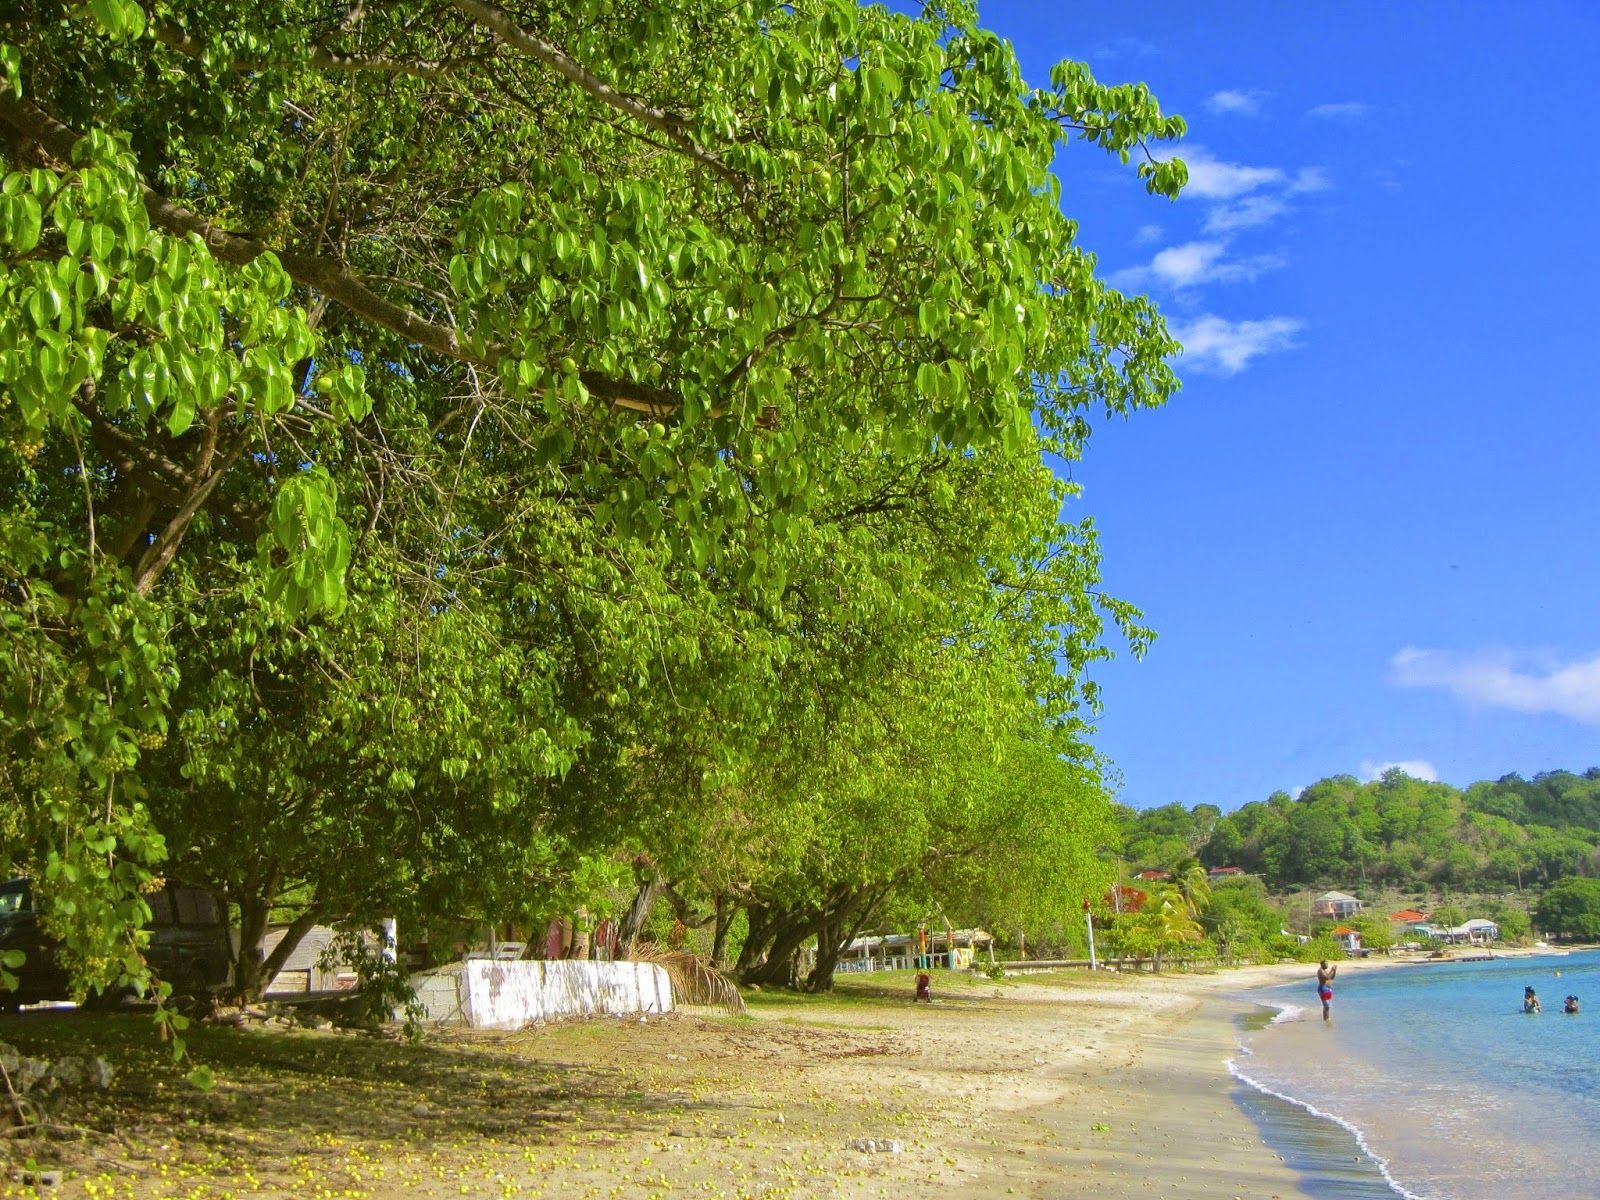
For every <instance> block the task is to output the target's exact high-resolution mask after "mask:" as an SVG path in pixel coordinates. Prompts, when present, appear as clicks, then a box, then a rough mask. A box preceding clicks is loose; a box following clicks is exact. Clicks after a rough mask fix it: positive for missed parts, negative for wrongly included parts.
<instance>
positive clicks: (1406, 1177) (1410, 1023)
mask: <svg viewBox="0 0 1600 1200" xmlns="http://www.w3.org/2000/svg"><path fill="white" fill-rule="evenodd" d="M1557 971H1559V972H1560V976H1559V977H1557V976H1556V974H1555V972H1557ZM1530 983H1531V984H1532V985H1533V986H1534V987H1535V988H1536V989H1538V991H1539V994H1540V997H1541V999H1542V1000H1543V1001H1544V1003H1545V1005H1546V1011H1545V1012H1544V1013H1543V1014H1540V1015H1538V1016H1525V1015H1523V1014H1522V1013H1521V1011H1520V1008H1519V1005H1520V1000H1521V996H1522V988H1523V985H1524V984H1530ZM1335 992H1336V994H1335V997H1334V1002H1333V1008H1334V1016H1333V1020H1331V1021H1329V1022H1326V1023H1325V1022H1323V1021H1322V1019H1321V1012H1320V1007H1319V1005H1318V1004H1317V1000H1316V996H1315V995H1314V992H1313V981H1312V979H1311V976H1310V974H1309V973H1308V975H1307V978H1306V980H1305V982H1304V983H1301V984H1292V985H1287V986H1280V987H1274V988H1268V989H1264V990H1262V991H1260V992H1256V993H1253V994H1252V998H1253V999H1255V1000H1257V1001H1258V1002H1259V1003H1262V1004H1264V1005H1267V1006H1269V1007H1270V1008H1272V1009H1273V1010H1276V1011H1277V1012H1278V1014H1279V1015H1278V1017H1277V1019H1275V1020H1274V1021H1272V1022H1271V1023H1270V1024H1268V1025H1265V1026H1263V1027H1261V1028H1259V1029H1256V1030H1254V1031H1248V1032H1246V1034H1245V1035H1244V1037H1243V1049H1242V1051H1241V1054H1240V1055H1239V1057H1238V1058H1236V1059H1235V1061H1234V1064H1233V1065H1234V1070H1235V1074H1236V1075H1238V1076H1239V1077H1240V1079H1241V1080H1242V1081H1243V1082H1246V1083H1249V1084H1252V1085H1254V1086H1255V1087H1256V1088H1259V1089H1264V1090H1265V1091H1267V1092H1269V1093H1274V1094H1276V1096H1278V1097H1279V1098H1281V1099H1283V1100H1286V1101H1290V1102H1293V1104H1291V1105H1290V1106H1289V1107H1290V1108H1291V1110H1293V1111H1295V1112H1298V1113H1301V1114H1304V1116H1303V1117H1302V1116H1293V1115H1286V1114H1285V1113H1284V1112H1283V1111H1282V1108H1283V1107H1284V1106H1281V1105H1279V1106H1274V1105H1271V1104H1266V1103H1265V1102H1264V1101H1262V1100H1260V1099H1258V1098H1255V1097H1248V1096H1246V1097H1243V1098H1242V1105H1243V1106H1244V1107H1245V1110H1246V1111H1247V1112H1250V1113H1251V1115H1252V1116H1253V1117H1255V1118H1256V1119H1257V1122H1258V1124H1260V1125H1261V1126H1262V1129H1263V1135H1264V1136H1265V1137H1266V1139H1267V1140H1268V1142H1269V1143H1270V1144H1272V1145H1273V1146H1274V1148H1275V1149H1277V1150H1278V1152H1279V1153H1281V1154H1284V1155H1285V1157H1286V1158H1292V1153H1291V1151H1292V1152H1293V1154H1299V1155H1300V1156H1301V1157H1302V1158H1304V1159H1306V1160H1307V1161H1308V1162H1320V1163H1321V1164H1323V1165H1324V1166H1327V1165H1329V1164H1333V1165H1335V1166H1338V1167H1339V1168H1340V1170H1339V1171H1338V1172H1336V1173H1335V1174H1336V1175H1338V1176H1339V1177H1338V1178H1334V1179H1332V1180H1331V1181H1320V1182H1318V1183H1317V1185H1316V1186H1312V1182H1313V1181H1311V1180H1310V1179H1308V1182H1307V1190H1308V1191H1311V1192H1312V1194H1313V1195H1317V1196H1319V1197H1326V1198H1327V1200H1347V1198H1348V1200H1354V1198H1355V1197H1365V1196H1367V1195H1372V1194H1375V1193H1372V1192H1371V1191H1368V1190H1361V1189H1362V1188H1369V1187H1370V1186H1371V1185H1372V1180H1373V1175H1372V1168H1373V1167H1374V1166H1375V1167H1377V1168H1378V1170H1379V1171H1380V1172H1381V1174H1380V1175H1379V1179H1380V1181H1381V1179H1382V1178H1383V1177H1384V1176H1386V1177H1387V1178H1388V1180H1389V1183H1390V1185H1391V1186H1392V1187H1393V1189H1394V1191H1395V1192H1396V1193H1398V1194H1401V1195H1410V1196H1415V1197H1420V1198H1423V1200H1502V1198H1505V1197H1521V1198H1524V1200H1556V1198H1558V1197H1559V1198H1560V1200H1573V1197H1581V1196H1594V1195H1597V1194H1600V1186H1597V1185H1600V1168H1597V1166H1596V1164H1595V1160H1594V1157H1593V1146H1594V1140H1595V1138H1596V1135H1597V1134H1600V953H1596V952H1588V953H1582V954H1573V955H1571V956H1568V957H1539V958H1527V959H1511V960H1497V961H1494V962H1483V963H1459V964H1451V965H1428V966H1416V967H1401V968H1395V969H1393V970H1385V971H1373V972H1365V973H1359V974H1351V975H1349V976H1348V977H1347V978H1345V979H1342V980H1340V981H1339V982H1338V984H1336V986H1335ZM1568 992H1573V993H1576V994H1577V995H1578V996H1579V997H1580V999H1583V1000H1585V1001H1587V1003H1588V1006H1589V1011H1588V1012H1584V1013H1581V1014H1579V1015H1577V1016H1567V1015H1565V1014H1563V1013H1562V1012H1561V1011H1560V1008H1561V999H1562V997H1563V996H1565V995H1566V994H1567V993H1568ZM1294 1105H1300V1106H1305V1107H1302V1108H1299V1109H1294ZM1252 1106H1253V1107H1254V1109H1255V1110H1256V1111H1252ZM1263 1114H1264V1115H1263ZM1315 1114H1321V1115H1323V1116H1325V1117H1328V1118H1332V1119H1334V1120H1336V1121H1338V1122H1340V1123H1342V1124H1343V1126H1344V1128H1343V1129H1340V1130H1339V1135H1342V1137H1341V1136H1339V1135H1336V1134H1334V1133H1332V1132H1330V1122H1328V1121H1321V1122H1317V1121H1314V1120H1313V1121H1312V1125H1311V1127H1313V1128H1314V1127H1315V1126H1317V1125H1320V1126H1321V1130H1322V1132H1321V1133H1320V1134H1312V1133H1306V1132H1303V1131H1300V1132H1297V1130H1299V1128H1300V1126H1302V1125H1305V1124H1306V1120H1307V1119H1309V1118H1312V1117H1313V1116H1314V1115H1315ZM1331 1128H1332V1129H1338V1128H1339V1127H1338V1126H1337V1125H1332V1126H1331ZM1352 1145H1354V1146H1358V1147H1359V1148H1360V1149H1363V1150H1365V1151H1366V1152H1367V1154H1368V1155H1369V1156H1370V1158H1371V1160H1372V1162H1371V1163H1370V1164H1367V1165H1366V1176H1365V1179H1364V1180H1362V1181H1358V1182H1351V1181H1349V1180H1347V1179H1344V1178H1343V1175H1344V1174H1347V1172H1345V1171H1344V1169H1343V1166H1342V1164H1343V1163H1344V1162H1346V1161H1349V1160H1350V1159H1351V1154H1350V1153H1349V1148H1350V1146H1352ZM1305 1169H1306V1168H1305V1167H1302V1170H1305Z"/></svg>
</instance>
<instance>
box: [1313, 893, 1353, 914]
mask: <svg viewBox="0 0 1600 1200" xmlns="http://www.w3.org/2000/svg"><path fill="white" fill-rule="evenodd" d="M1365 907H1366V905H1364V904H1362V903H1361V901H1359V900H1357V899H1356V898H1355V897H1354V896H1348V895H1346V894H1345V893H1344V892H1323V893H1322V895H1320V896H1318V897H1317V898H1316V899H1315V900H1313V901H1312V902H1311V915H1312V916H1314V917H1332V918H1334V919H1335V920H1338V919H1340V918H1342V917H1354V916H1357V915H1359V914H1360V912H1361V910H1362V909H1363V908H1365Z"/></svg>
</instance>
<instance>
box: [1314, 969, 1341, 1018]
mask: <svg viewBox="0 0 1600 1200" xmlns="http://www.w3.org/2000/svg"><path fill="white" fill-rule="evenodd" d="M1338 974H1339V968H1338V967H1330V966H1329V965H1328V960H1327V959H1323V960H1322V965H1321V966H1320V967H1318V968H1317V999H1319V1000H1321V1001H1322V1019H1323V1020H1324V1021H1326V1020H1327V1019H1328V1005H1329V1004H1331V1003H1332V1002H1333V980H1334V977H1335V976H1336V975H1338Z"/></svg>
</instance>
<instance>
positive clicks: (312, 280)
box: [0, 94, 679, 416]
mask: <svg viewBox="0 0 1600 1200" xmlns="http://www.w3.org/2000/svg"><path fill="white" fill-rule="evenodd" d="M0 125H5V126H7V127H8V128H10V129H12V130H14V131H15V132H16V133H18V134H20V135H21V136H22V137H24V138H26V139H27V140H29V141H31V142H33V143H34V144H35V145H37V146H39V147H40V148H41V149H43V150H45V151H47V152H48V153H49V154H50V155H51V156H53V157H54V158H56V159H58V160H60V161H61V162H64V163H65V162H70V161H71V160H72V147H73V146H74V145H75V144H76V143H77V141H78V135H77V134H76V133H75V132H73V130H71V129H70V128H68V127H67V126H66V125H63V124H62V123H61V122H60V121H58V120H56V119H55V118H54V117H52V116H50V115H49V114H48V113H45V112H42V111H41V110H39V109H38V108H36V107H34V106H33V105H32V104H30V103H28V102H27V101H24V100H17V99H15V98H14V97H12V96H11V95H10V94H5V95H0ZM139 188H140V191H141V193H142V194H143V197H144V206H145V211H146V212H148V213H149V215H150V220H151V223H152V224H155V225H157V226H159V227H160V228H162V229H165V230H166V231H167V232H169V233H175V234H179V235H188V234H194V235H195V236H196V237H198V238H200V240H201V241H203V242H204V243H205V244H206V247H207V248H208V249H209V250H210V251H211V253H212V255H213V256H215V257H216V258H217V259H219V260H221V261H222V262H226V263H231V264H233V265H234V266H240V267H242V266H244V265H246V264H247V263H250V262H253V261H254V260H255V259H257V258H260V257H261V256H262V255H263V254H266V253H268V252H269V251H271V252H272V253H274V254H275V255H276V256H277V259H278V263H279V265H281V266H282V267H283V269H284V271H286V272H287V273H288V275H289V278H291V279H293V280H294V281H295V282H296V283H298V284H299V285H300V286H301V287H305V288H309V289H311V290H312V291H315V292H319V293H320V294H321V295H323V296H325V297H327V298H328V299H330V300H333V301H335V302H336V303H338V304H339V305H340V306H341V307H343V308H346V309H348V310H350V311H351V312H353V313H355V314H356V315H357V316H360V317H364V318H366V319H367V320H369V321H371V322H372V323H373V324H375V325H379V326H382V327H383V328H385V329H388V330H390V331H391V332H393V333H397V334H399V335H400V336H401V337H404V338H405V339H407V340H408V341H411V342H414V343H416V344H417V345H419V346H423V347H425V348H426V349H429V350H432V351H434V352H435V353H437V354H442V355H444V356H445V357H446V358H452V359H455V360H456V361H458V362H464V363H469V364H471V365H473V366H479V367H484V368H486V369H490V370H492V369H494V367H495V365H496V364H497V362H498V361H499V359H500V358H501V356H502V355H503V354H504V353H505V351H504V348H503V347H499V346H487V347H475V346H472V345H470V344H469V343H468V342H467V340H466V339H464V338H463V337H462V336H461V334H460V332H459V331H458V330H456V329H455V328H454V327H453V326H449V325H436V324H434V323H433V322H431V321H428V320H427V319H426V318H424V317H422V316H419V315H418V314H417V313H414V312H412V311H411V310H410V309H408V308H405V307H404V306H402V305H399V304H395V303H393V302H392V301H389V300H385V299H384V298H383V297H382V296H380V295H378V293H376V292H374V291H373V290H372V289H371V288H370V287H368V286H367V284H366V283H365V282H364V281H363V280H362V279H361V278H360V277H359V276H357V275H355V274H354V273H352V272H351V271H350V270H349V269H348V268H347V267H346V266H345V265H344V264H343V263H341V262H338V261H336V260H333V259H328V258H323V257H320V256H317V255H310V254H294V253H290V252H288V251H283V250H273V249H272V247H270V246H265V245H263V244H262V243H260V242H258V241H256V240H255V239H253V238H249V237H245V236H243V235H242V234H237V233H231V232H229V231H228V230H225V229H221V228H218V227H217V226H216V225H214V224H212V223H211V222H209V221H207V220H206V219H205V218H203V217H201V216H199V215H197V214H195V213H193V212H190V211H189V210H188V209H186V208H184V207H183V206H182V205H179V204H176V203H174V202H173V201H171V200H169V199H167V197H165V196H163V195H161V194H160V193H159V192H157V191H156V190H155V189H154V188H152V187H150V186H149V185H148V184H145V183H140V185H139ZM582 379H583V384H584V386H585V387H586V388H588V389H589V392H590V393H591V394H592V395H595V396H598V397H600V398H601V399H602V400H605V401H607V402H609V403H610V404H612V405H613V406H615V407H617V408H626V409H631V410H633V411H634V412H642V413H648V414H650V415H652V416H665V415H669V414H671V413H674V412H677V411H678V408H679V401H678V399H677V397H675V396H673V395H672V394H671V393H670V392H666V391H663V390H661V389H659V388H652V387H647V386H645V385H643V384H637V383H633V382H632V381H629V380H624V379H613V378H611V377H609V376H605V375H601V374H599V373H597V372H593V371H586V372H584V373H583V376H582Z"/></svg>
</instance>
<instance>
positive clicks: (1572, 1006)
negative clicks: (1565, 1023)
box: [1561, 996, 1578, 1013]
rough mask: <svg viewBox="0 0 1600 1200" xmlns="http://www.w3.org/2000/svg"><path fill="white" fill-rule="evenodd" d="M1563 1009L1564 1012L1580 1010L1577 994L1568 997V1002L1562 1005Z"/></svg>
mask: <svg viewBox="0 0 1600 1200" xmlns="http://www.w3.org/2000/svg"><path fill="white" fill-rule="evenodd" d="M1561 1011H1562V1012H1564V1013H1575V1012H1577V1011H1578V998H1577V997H1576V996H1568V997H1567V1002H1566V1003H1565V1004H1564V1005H1562V1007H1561Z"/></svg>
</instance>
